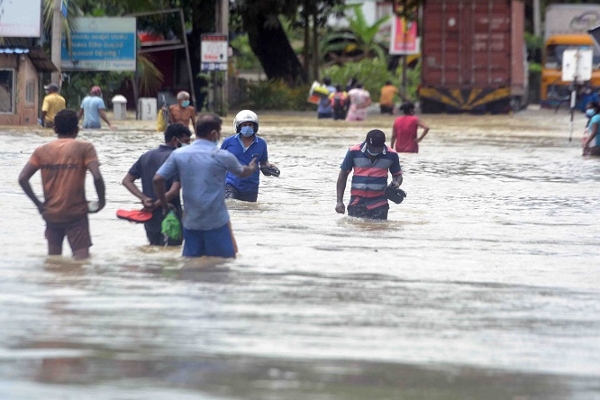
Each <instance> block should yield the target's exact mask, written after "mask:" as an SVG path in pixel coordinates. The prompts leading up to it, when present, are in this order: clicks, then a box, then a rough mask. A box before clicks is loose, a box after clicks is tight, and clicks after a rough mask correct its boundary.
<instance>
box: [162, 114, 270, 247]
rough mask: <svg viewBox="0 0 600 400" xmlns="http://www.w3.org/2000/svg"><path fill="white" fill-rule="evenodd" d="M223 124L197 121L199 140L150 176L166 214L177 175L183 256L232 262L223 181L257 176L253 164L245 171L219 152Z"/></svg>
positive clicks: (210, 118)
mask: <svg viewBox="0 0 600 400" xmlns="http://www.w3.org/2000/svg"><path fill="white" fill-rule="evenodd" d="M221 124H222V121H221V118H219V117H218V116H217V115H215V114H204V115H201V116H200V118H199V119H198V121H197V123H196V137H197V139H196V140H195V141H194V142H193V143H192V144H191V145H190V146H186V147H182V148H181V149H177V150H175V151H174V152H173V153H171V155H170V156H169V158H167V161H165V163H164V164H163V165H162V166H161V167H160V168H159V169H158V171H157V173H156V175H154V179H153V183H154V191H155V192H156V195H157V197H158V199H159V200H160V202H161V205H162V207H163V210H164V212H165V214H166V212H168V210H169V203H168V200H167V196H166V185H165V183H166V181H167V180H168V179H171V178H173V177H175V176H176V175H179V179H180V182H181V189H182V194H183V207H184V209H185V213H184V215H183V240H184V243H183V256H184V257H200V256H215V257H235V253H236V250H235V245H234V240H233V234H232V232H231V225H230V223H229V212H228V211H227V206H226V205H225V185H223V182H225V175H226V173H227V171H231V172H233V173H234V174H236V175H237V176H239V177H242V178H245V177H247V176H250V175H252V174H253V173H254V172H256V171H257V169H258V166H257V164H256V160H255V159H253V160H252V161H250V163H249V164H248V165H247V166H243V165H241V164H240V163H239V161H238V160H237V158H235V156H234V155H233V154H231V153H230V152H228V151H225V150H222V149H219V148H218V147H217V142H218V141H219V139H220V138H221Z"/></svg>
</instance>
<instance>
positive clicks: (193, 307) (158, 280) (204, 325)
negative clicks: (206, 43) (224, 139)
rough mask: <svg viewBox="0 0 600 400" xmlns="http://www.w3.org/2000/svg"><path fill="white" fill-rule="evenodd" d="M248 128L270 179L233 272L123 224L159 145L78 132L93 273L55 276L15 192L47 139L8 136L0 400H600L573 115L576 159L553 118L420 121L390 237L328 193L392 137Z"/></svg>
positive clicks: (304, 123) (599, 320)
mask: <svg viewBox="0 0 600 400" xmlns="http://www.w3.org/2000/svg"><path fill="white" fill-rule="evenodd" d="M259 116H260V118H261V127H260V133H261V134H262V135H263V136H264V138H265V139H266V140H267V141H268V143H269V150H270V158H271V161H272V162H274V163H276V164H277V165H278V166H279V167H280V169H281V177H280V178H278V179H277V178H265V177H263V179H262V184H261V189H260V194H259V202H258V203H256V204H244V203H240V202H235V201H232V202H229V203H228V206H229V209H230V214H231V217H232V222H233V226H234V229H235V233H236V238H237V242H238V245H239V248H240V253H239V257H238V258H237V259H236V260H234V261H227V262H219V261H217V260H193V261H186V260H183V259H182V258H181V257H180V256H179V250H174V249H163V248H155V247H149V246H146V245H145V235H144V231H143V227H142V226H141V225H135V224H131V223H128V222H125V221H122V220H118V219H117V218H116V216H115V211H116V210H117V209H118V208H135V207H136V206H137V205H136V203H135V201H134V198H133V197H132V196H131V195H130V194H129V193H128V192H127V190H126V189H125V188H124V187H122V186H121V185H120V181H121V179H122V178H123V176H124V174H125V173H126V172H127V170H128V168H129V167H130V166H131V164H132V163H133V162H134V161H135V160H136V158H137V157H138V156H139V155H140V154H141V153H142V152H144V151H145V150H148V149H150V148H153V147H155V146H156V145H158V143H159V142H160V141H161V136H160V134H157V133H156V132H153V123H151V122H141V121H116V123H115V125H117V127H118V129H117V130H116V131H114V132H111V131H108V130H102V131H82V132H81V135H80V136H81V137H82V138H83V139H86V140H90V141H92V142H93V143H94V144H95V146H96V148H97V150H98V153H99V156H100V159H101V162H102V166H101V169H102V173H103V175H104V178H105V181H106V184H107V197H108V205H107V207H106V208H105V209H104V210H103V211H102V212H100V213H99V214H96V215H93V216H91V230H92V239H93V242H94V246H93V247H92V249H91V252H92V258H91V259H90V260H89V261H87V262H83V263H76V262H73V261H72V260H70V251H69V250H68V247H65V257H46V255H45V253H46V244H45V240H44V237H43V227H44V224H43V222H42V220H41V218H40V217H39V215H38V214H37V211H36V210H35V208H34V207H33V204H32V203H31V202H30V201H29V199H27V197H26V196H25V195H24V194H23V193H22V191H21V189H20V187H19V186H18V183H17V176H18V173H19V171H20V169H21V168H22V166H23V165H24V164H25V162H26V161H27V159H28V157H29V155H30V153H31V152H32V151H33V149H34V148H35V147H36V146H39V145H41V144H43V143H45V142H47V141H49V140H51V139H52V138H53V135H52V134H50V133H49V132H47V131H43V130H39V129H36V130H33V131H32V130H30V129H24V128H12V127H2V128H0V131H2V132H1V133H0V168H1V171H2V174H0V179H1V181H2V184H1V185H0V190H1V193H2V205H3V209H4V213H3V216H2V219H1V221H2V223H1V224H0V229H1V230H2V241H3V243H2V246H1V247H0V327H1V329H0V399H3V400H37V399H45V400H55V399H56V400H59V399H60V400H63V399H69V400H70V399H77V400H80V399H94V400H96V399H101V400H102V399H106V400H121V399H123V400H136V399H145V400H147V399H157V400H158V399H183V400H187V399H286V400H287V399H323V400H325V399H327V400H338V399H339V400H342V399H350V400H352V399H356V400H359V399H426V400H428V399H432V400H433V399H467V398H471V399H513V400H524V399H599V398H600V383H599V382H600V380H599V379H598V376H600V291H599V285H600V224H599V221H600V190H599V186H600V160H599V159H592V158H582V157H581V156H580V149H579V147H578V144H579V138H580V135H581V132H582V130H583V125H584V121H585V120H584V117H583V116H582V115H576V118H575V122H574V135H573V137H574V140H573V141H572V142H569V141H568V140H567V139H568V136H569V116H568V114H567V113H566V112H564V111H559V113H557V114H554V113H553V112H552V111H546V110H535V109H533V110H527V111H524V112H521V113H518V114H516V115H510V116H490V115H485V116H470V115H425V116H422V118H423V119H424V120H425V121H426V122H427V123H429V124H430V125H431V127H432V130H431V132H430V134H429V135H428V137H427V138H426V139H425V140H424V141H423V142H422V146H421V153H419V154H405V155H401V164H402V167H403V170H404V184H403V188H404V189H405V190H406V192H407V193H408V197H407V199H406V200H405V202H404V203H402V204H400V205H395V204H392V205H391V209H390V213H389V220H388V221H385V222H366V221H361V220H354V219H352V218H349V217H347V216H345V215H338V214H336V213H335V211H334V207H335V182H336V178H337V173H338V169H339V164H340V163H341V160H342V158H343V157H344V154H345V152H346V149H347V148H348V147H349V146H350V145H352V144H355V143H358V142H360V141H361V140H362V139H363V138H364V135H365V134H366V132H367V131H368V130H369V129H372V128H381V129H383V130H384V131H385V132H386V134H388V135H389V132H390V128H391V124H392V121H393V118H392V117H389V116H386V117H383V116H378V115H370V116H369V120H368V121H366V122H361V123H345V122H334V121H322V120H320V121H317V119H316V118H315V115H314V114H312V113H266V112H265V113H260V112H259ZM232 119H233V114H232V115H230V116H229V117H227V118H226V120H225V121H226V122H225V124H224V134H227V133H231V128H230V126H231V120H232ZM32 183H33V184H34V187H35V190H36V193H38V195H41V186H40V183H39V174H36V175H35V176H34V178H33V179H32ZM88 197H89V198H90V199H95V192H94V190H93V185H92V182H91V179H90V180H89V181H88ZM347 198H348V195H347V196H346V199H347Z"/></svg>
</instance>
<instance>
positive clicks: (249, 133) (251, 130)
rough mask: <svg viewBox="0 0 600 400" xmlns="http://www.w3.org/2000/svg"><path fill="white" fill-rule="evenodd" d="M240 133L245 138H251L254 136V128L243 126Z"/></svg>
mask: <svg viewBox="0 0 600 400" xmlns="http://www.w3.org/2000/svg"><path fill="white" fill-rule="evenodd" d="M240 133H241V134H242V135H244V136H245V137H250V136H252V135H254V128H253V127H251V126H242V128H241V129H240Z"/></svg>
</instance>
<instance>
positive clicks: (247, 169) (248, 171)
mask: <svg viewBox="0 0 600 400" xmlns="http://www.w3.org/2000/svg"><path fill="white" fill-rule="evenodd" d="M257 169H258V164H257V163H256V157H254V158H253V159H252V161H250V164H248V165H244V170H243V171H242V173H241V174H239V175H238V174H236V175H237V176H239V177H240V178H246V177H248V176H250V175H252V174H253V173H254V172H255V171H256V170H257Z"/></svg>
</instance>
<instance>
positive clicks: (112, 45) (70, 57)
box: [61, 17, 136, 71]
mask: <svg viewBox="0 0 600 400" xmlns="http://www.w3.org/2000/svg"><path fill="white" fill-rule="evenodd" d="M76 26H77V31H76V32H74V33H72V34H71V51H69V50H68V49H67V42H66V40H65V39H64V38H63V41H62V49H61V50H62V51H61V59H62V60H61V67H62V69H63V70H71V71H135V62H136V61H135V60H136V23H135V18H88V17H84V18H77V22H76Z"/></svg>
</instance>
